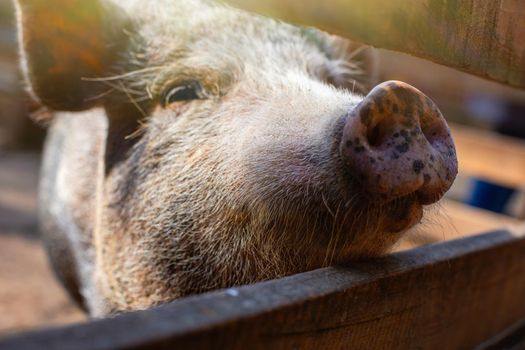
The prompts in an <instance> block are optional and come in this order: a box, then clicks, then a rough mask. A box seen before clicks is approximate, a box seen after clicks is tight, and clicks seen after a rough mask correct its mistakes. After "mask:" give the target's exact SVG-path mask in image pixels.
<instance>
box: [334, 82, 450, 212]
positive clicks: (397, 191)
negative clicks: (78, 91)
mask: <svg viewBox="0 0 525 350" xmlns="http://www.w3.org/2000/svg"><path fill="white" fill-rule="evenodd" d="M340 154H341V157H342V159H343V162H344V164H345V165H346V169H347V171H348V173H349V174H351V176H353V177H355V179H356V180H357V181H358V182H360V183H361V184H362V187H363V191H364V192H366V193H367V194H369V195H372V196H373V195H378V196H380V197H381V198H382V199H383V200H392V199H396V198H400V197H404V196H407V195H410V194H415V195H417V198H418V201H419V202H420V204H431V203H433V202H435V201H437V200H438V199H439V198H441V197H442V195H443V194H444V193H445V192H446V191H447V190H448V189H449V188H450V186H451V185H452V182H453V181H454V179H455V177H456V174H457V169H458V165H457V159H456V150H455V147H454V143H453V141H452V137H451V136H450V130H449V128H448V126H447V123H446V121H445V119H444V118H443V116H442V115H441V113H440V111H439V110H438V108H437V107H436V105H435V104H434V102H433V101H432V100H430V98H428V97H427V96H425V95H424V94H423V93H422V92H420V91H419V90H417V89H416V88H414V87H412V86H410V85H408V84H406V83H403V82H399V81H389V82H384V83H381V84H379V85H377V86H376V87H375V88H374V89H372V91H370V93H369V94H368V95H367V96H366V97H365V98H364V99H363V100H362V101H361V102H360V103H359V104H358V105H357V106H356V107H355V108H354V109H353V110H352V111H351V112H350V113H349V116H348V119H347V121H346V124H345V126H344V130H343V135H342V140H341V145H340Z"/></svg>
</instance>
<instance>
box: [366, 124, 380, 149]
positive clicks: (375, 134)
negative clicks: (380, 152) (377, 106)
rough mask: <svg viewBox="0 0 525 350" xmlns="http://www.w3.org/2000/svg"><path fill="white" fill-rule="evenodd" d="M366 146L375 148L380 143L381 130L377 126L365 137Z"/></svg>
mask: <svg viewBox="0 0 525 350" xmlns="http://www.w3.org/2000/svg"><path fill="white" fill-rule="evenodd" d="M366 139H367V140H368V144H369V145H370V146H372V147H376V146H377V145H379V144H380V143H381V129H379V127H378V126H375V127H373V128H371V129H370V130H369V131H368V134H367V135H366Z"/></svg>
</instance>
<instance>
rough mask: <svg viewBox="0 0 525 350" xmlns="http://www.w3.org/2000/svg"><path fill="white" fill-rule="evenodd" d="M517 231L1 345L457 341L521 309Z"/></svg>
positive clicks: (407, 344)
mask: <svg viewBox="0 0 525 350" xmlns="http://www.w3.org/2000/svg"><path fill="white" fill-rule="evenodd" d="M523 261H525V239H524V238H523V237H520V235H518V234H516V233H514V234H513V233H511V232H509V231H499V232H493V233H490V234H485V235H480V236H474V237H470V238H465V239H461V240H456V241H450V242H445V243H441V244H437V245H430V246H425V247H422V248H418V249H415V250H411V251H406V252H401V253H397V254H394V255H391V256H388V257H385V258H381V259H375V260H373V261H369V262H361V263H357V264H355V265H353V266H352V267H348V268H343V267H339V268H337V267H334V268H326V269H320V270H316V271H312V272H307V273H303V274H299V275H295V276H291V277H287V278H283V279H279V280H273V281H268V282H263V283H259V284H255V285H250V286H244V287H239V288H232V289H228V290H223V291H218V292H214V293H209V294H204V295H200V296H194V297H189V298H186V299H182V300H179V301H176V302H174V303H172V304H169V305H165V306H162V307H159V308H156V309H152V310H148V311H142V312H135V313H130V314H126V315H121V316H119V317H115V318H113V319H107V320H99V321H95V322H91V323H87V324H84V325H76V326H71V327H66V328H61V329H55V330H48V331H38V332H34V333H28V334H21V335H19V336H14V337H10V338H4V339H3V340H0V349H2V350H3V349H46V350H49V349H78V350H81V349H94V350H97V349H100V350H101V349H175V348H177V349H178V348H180V349H205V348H227V349H246V348H250V349H263V348H264V349H268V348H271V349H290V348H297V349H348V348H355V349H363V348H367V349H369V348H375V349H413V348H421V349H433V348H436V349H458V348H472V347H473V346H475V345H477V344H479V343H481V342H482V341H484V340H486V339H488V338H490V337H491V336H493V335H495V334H497V333H499V332H501V331H502V330H504V329H505V328H506V327H509V326H511V325H513V324H515V322H517V321H519V320H520V319H522V318H523V317H524V315H525V303H524V302H523V296H524V295H525V264H523Z"/></svg>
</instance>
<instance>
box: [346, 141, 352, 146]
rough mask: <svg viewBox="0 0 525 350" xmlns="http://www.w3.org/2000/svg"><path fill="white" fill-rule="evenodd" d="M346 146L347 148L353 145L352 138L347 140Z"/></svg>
mask: <svg viewBox="0 0 525 350" xmlns="http://www.w3.org/2000/svg"><path fill="white" fill-rule="evenodd" d="M346 147H347V148H350V147H352V141H351V140H348V141H346Z"/></svg>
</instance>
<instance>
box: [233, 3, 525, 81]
mask: <svg viewBox="0 0 525 350" xmlns="http://www.w3.org/2000/svg"><path fill="white" fill-rule="evenodd" d="M227 2H229V3H231V4H232V5H234V6H237V7H240V8H243V9H246V10H251V11H255V12H259V13H262V14H265V15H270V16H274V17H279V18H282V19H285V20H287V21H291V22H295V23H299V24H306V25H312V26H316V27H321V28H323V29H326V30H328V31H331V32H335V33H337V34H342V35H346V36H348V37H350V38H352V39H354V40H357V41H360V42H363V43H366V44H369V45H372V46H375V47H379V48H385V49H390V50H395V51H401V52H406V53H409V54H412V55H415V56H419V57H422V58H426V59H429V60H431V61H434V62H437V63H441V64H444V65H447V66H450V67H453V68H456V69H459V70H462V71H465V72H468V73H472V74H475V75H478V76H481V77H485V78H489V79H492V80H495V81H499V82H502V83H504V84H508V85H511V86H514V87H519V88H525V6H524V3H523V2H522V1H519V0H388V1H385V0H367V1H362V0H325V1H319V0H265V1H260V0H227Z"/></svg>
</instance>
